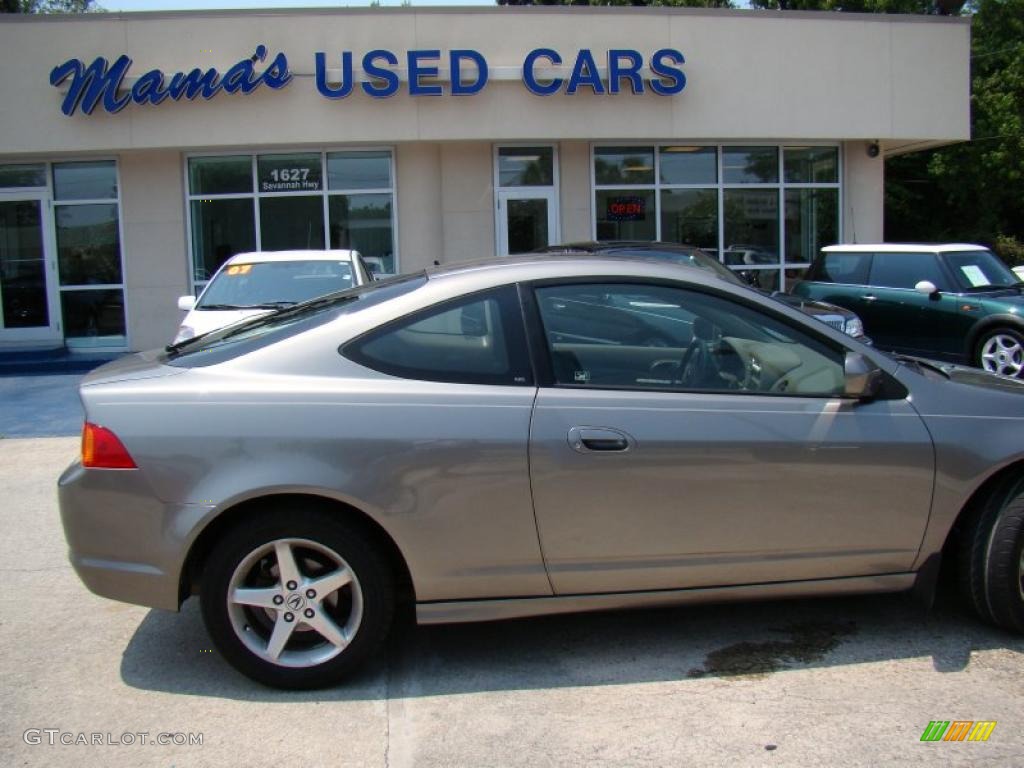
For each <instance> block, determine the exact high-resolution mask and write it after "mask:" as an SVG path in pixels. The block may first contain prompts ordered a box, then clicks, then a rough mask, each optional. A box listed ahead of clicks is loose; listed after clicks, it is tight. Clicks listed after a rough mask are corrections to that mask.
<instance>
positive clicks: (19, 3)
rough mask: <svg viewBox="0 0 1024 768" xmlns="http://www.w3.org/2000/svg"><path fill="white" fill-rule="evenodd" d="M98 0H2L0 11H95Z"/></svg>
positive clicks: (98, 8) (97, 7)
mask: <svg viewBox="0 0 1024 768" xmlns="http://www.w3.org/2000/svg"><path fill="white" fill-rule="evenodd" d="M100 10H102V9H101V8H100V7H99V6H97V5H96V0H0V13H94V12H96V11H100Z"/></svg>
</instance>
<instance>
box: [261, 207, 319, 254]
mask: <svg viewBox="0 0 1024 768" xmlns="http://www.w3.org/2000/svg"><path fill="white" fill-rule="evenodd" d="M323 247H324V199H323V198H322V197H321V196H320V195H316V196H312V195H308V196H307V195H302V196H298V197H296V196H294V195H289V196H287V197H265V198H262V199H261V200H260V250H263V251H285V250H289V249H292V248H304V249H313V250H322V249H323Z"/></svg>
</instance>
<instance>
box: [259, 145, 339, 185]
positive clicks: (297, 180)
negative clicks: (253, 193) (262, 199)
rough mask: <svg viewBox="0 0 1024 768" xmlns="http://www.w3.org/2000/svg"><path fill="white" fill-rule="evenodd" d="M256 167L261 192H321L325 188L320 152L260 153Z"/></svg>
mask: <svg viewBox="0 0 1024 768" xmlns="http://www.w3.org/2000/svg"><path fill="white" fill-rule="evenodd" d="M256 167H257V177H258V178H259V185H260V186H259V190H260V192H319V191H320V190H321V189H323V185H322V180H323V169H322V168H321V163H320V154H319V153H306V154H299V155H260V156H259V158H258V159H257V161H256Z"/></svg>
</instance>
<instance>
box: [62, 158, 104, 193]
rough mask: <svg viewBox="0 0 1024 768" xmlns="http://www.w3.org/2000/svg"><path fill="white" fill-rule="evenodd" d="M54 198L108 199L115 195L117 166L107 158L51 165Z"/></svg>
mask: <svg viewBox="0 0 1024 768" xmlns="http://www.w3.org/2000/svg"><path fill="white" fill-rule="evenodd" d="M53 197H54V199H55V200H61V201H63V200H110V199H112V198H116V197H117V168H116V167H115V165H114V163H113V162H111V161H108V160H102V161H98V162H88V163H60V164H58V165H54V166H53Z"/></svg>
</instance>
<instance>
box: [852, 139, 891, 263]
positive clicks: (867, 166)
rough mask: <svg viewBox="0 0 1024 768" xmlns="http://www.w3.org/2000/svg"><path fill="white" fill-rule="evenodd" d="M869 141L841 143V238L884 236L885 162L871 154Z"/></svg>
mask: <svg viewBox="0 0 1024 768" xmlns="http://www.w3.org/2000/svg"><path fill="white" fill-rule="evenodd" d="M867 148H868V144H867V142H863V141H848V142H845V143H844V144H843V180H844V185H843V242H844V243H878V242H881V241H882V240H884V239H885V238H884V237H883V226H884V224H885V162H884V161H883V159H882V156H881V155H878V156H877V157H871V156H870V155H869V154H868V152H867Z"/></svg>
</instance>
